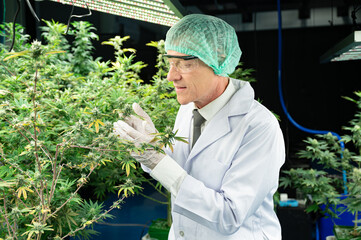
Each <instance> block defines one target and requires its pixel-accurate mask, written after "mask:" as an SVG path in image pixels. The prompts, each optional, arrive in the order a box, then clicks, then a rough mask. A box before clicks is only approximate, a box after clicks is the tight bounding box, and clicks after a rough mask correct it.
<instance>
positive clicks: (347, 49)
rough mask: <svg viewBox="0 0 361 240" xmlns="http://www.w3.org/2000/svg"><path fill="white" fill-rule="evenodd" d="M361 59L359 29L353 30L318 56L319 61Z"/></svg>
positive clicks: (360, 35)
mask: <svg viewBox="0 0 361 240" xmlns="http://www.w3.org/2000/svg"><path fill="white" fill-rule="evenodd" d="M358 59H361V31H354V32H353V33H351V34H350V35H349V36H347V37H346V38H345V39H344V40H342V41H341V42H339V43H338V44H336V45H335V46H334V47H333V48H331V49H330V50H328V51H327V52H326V53H325V54H323V55H322V56H321V58H320V62H321V63H326V62H336V61H349V60H358Z"/></svg>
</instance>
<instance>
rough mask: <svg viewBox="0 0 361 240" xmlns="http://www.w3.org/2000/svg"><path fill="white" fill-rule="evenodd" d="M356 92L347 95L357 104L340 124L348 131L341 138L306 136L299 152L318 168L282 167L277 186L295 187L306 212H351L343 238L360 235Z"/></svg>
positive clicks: (360, 113) (360, 96)
mask: <svg viewBox="0 0 361 240" xmlns="http://www.w3.org/2000/svg"><path fill="white" fill-rule="evenodd" d="M355 94H356V96H357V98H356V99H352V98H348V97H346V99H348V100H351V101H353V102H354V103H355V104H356V105H357V107H358V110H357V112H356V113H355V115H354V118H353V119H352V120H351V121H350V122H349V125H348V126H344V127H343V129H344V130H346V131H347V132H348V133H349V134H346V135H344V136H341V139H338V138H337V137H336V136H334V135H332V134H331V133H329V134H325V135H317V136H316V138H310V137H309V138H307V139H306V140H305V143H306V144H307V145H306V149H305V150H302V151H300V152H299V156H300V157H301V158H306V159H310V160H311V161H313V162H314V165H315V166H317V169H314V168H310V169H302V168H297V169H290V170H288V171H283V173H284V174H285V176H284V177H282V178H281V179H280V182H281V184H280V186H283V187H291V188H294V189H297V191H299V192H300V193H302V194H303V195H304V196H305V197H307V208H306V212H308V213H318V214H322V215H324V214H326V215H327V216H330V217H333V218H337V217H338V214H339V213H343V212H344V211H347V212H350V213H352V214H353V215H354V216H355V219H354V227H353V228H352V230H351V231H349V232H347V234H346V235H347V236H345V238H342V239H356V238H357V239H360V238H361V227H360V226H359V225H360V223H361V221H360V217H359V212H360V211H361V155H360V154H361V92H356V93H355ZM318 169H319V170H318ZM343 176H347V178H345V177H343ZM340 204H342V205H340ZM343 205H344V206H345V207H341V206H343Z"/></svg>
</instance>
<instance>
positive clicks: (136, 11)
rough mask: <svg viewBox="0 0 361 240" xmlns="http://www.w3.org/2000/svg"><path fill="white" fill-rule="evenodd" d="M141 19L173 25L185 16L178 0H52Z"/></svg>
mask: <svg viewBox="0 0 361 240" xmlns="http://www.w3.org/2000/svg"><path fill="white" fill-rule="evenodd" d="M51 1H54V2H58V3H63V4H69V5H73V4H74V6H77V7H82V8H87V6H88V7H89V9H91V10H95V11H100V12H105V13H109V14H114V15H119V16H122V17H127V18H132V19H137V20H141V21H146V22H151V23H156V24H160V25H166V26H172V25H173V24H174V23H176V22H177V21H178V20H179V19H180V18H182V17H183V16H184V9H183V8H182V6H181V5H180V4H179V2H177V0H51Z"/></svg>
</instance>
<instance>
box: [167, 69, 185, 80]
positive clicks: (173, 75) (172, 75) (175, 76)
mask: <svg viewBox="0 0 361 240" xmlns="http://www.w3.org/2000/svg"><path fill="white" fill-rule="evenodd" d="M181 77H182V76H181V75H180V74H179V72H178V71H177V69H176V68H175V67H173V66H170V68H169V71H168V74H167V79H168V81H170V82H173V81H177V80H179V79H180V78H181Z"/></svg>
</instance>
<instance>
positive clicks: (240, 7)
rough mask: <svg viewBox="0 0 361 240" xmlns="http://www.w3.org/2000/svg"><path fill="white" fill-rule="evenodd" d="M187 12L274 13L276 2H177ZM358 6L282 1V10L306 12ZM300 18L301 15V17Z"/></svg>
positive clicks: (341, 1)
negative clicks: (315, 9) (317, 9)
mask: <svg viewBox="0 0 361 240" xmlns="http://www.w3.org/2000/svg"><path fill="white" fill-rule="evenodd" d="M178 1H179V2H180V3H181V5H182V6H183V7H185V8H186V9H187V10H190V11H191V12H192V10H193V12H194V10H197V9H199V11H200V12H201V13H205V14H210V15H223V14H234V13H242V14H246V13H248V14H249V13H254V12H265V11H276V10H277V1H276V0H178ZM357 3H358V4H360V0H282V1H281V9H282V10H294V9H297V10H299V11H301V12H302V11H306V12H307V10H308V9H310V8H330V7H332V6H333V7H337V10H338V11H340V12H342V10H344V9H345V8H346V9H347V8H348V7H350V6H352V5H353V4H357ZM301 16H302V15H301Z"/></svg>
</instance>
